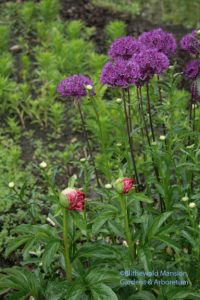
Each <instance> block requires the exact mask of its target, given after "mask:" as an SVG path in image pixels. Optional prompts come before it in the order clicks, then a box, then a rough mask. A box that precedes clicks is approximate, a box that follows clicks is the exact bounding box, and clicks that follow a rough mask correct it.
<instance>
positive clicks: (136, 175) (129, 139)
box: [122, 89, 139, 186]
mask: <svg viewBox="0 0 200 300" xmlns="http://www.w3.org/2000/svg"><path fill="white" fill-rule="evenodd" d="M122 96H123V102H124V114H125V119H126V130H127V135H128V141H129V146H130V153H131V159H132V164H133V169H134V173H135V179H136V184H137V186H138V185H139V178H138V173H137V168H136V162H135V157H134V150H133V142H132V137H131V133H130V127H129V118H128V112H127V107H126V96H125V92H124V90H123V89H122Z"/></svg>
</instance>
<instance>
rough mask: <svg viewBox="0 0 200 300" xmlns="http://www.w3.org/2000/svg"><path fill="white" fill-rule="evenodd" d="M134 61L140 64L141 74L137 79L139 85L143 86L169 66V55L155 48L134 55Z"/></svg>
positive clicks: (139, 73)
mask: <svg viewBox="0 0 200 300" xmlns="http://www.w3.org/2000/svg"><path fill="white" fill-rule="evenodd" d="M133 61H134V62H135V63H137V65H139V72H138V75H139V76H138V77H137V80H136V85H137V86H142V85H143V84H144V83H145V82H148V81H149V80H150V79H151V78H152V77H153V75H155V74H157V75H160V74H161V73H163V72H164V71H165V70H166V69H167V68H168V67H169V59H168V58H167V56H166V55H165V54H164V53H162V52H158V51H157V50H155V49H148V50H142V51H141V52H140V53H138V54H135V55H134V57H133Z"/></svg>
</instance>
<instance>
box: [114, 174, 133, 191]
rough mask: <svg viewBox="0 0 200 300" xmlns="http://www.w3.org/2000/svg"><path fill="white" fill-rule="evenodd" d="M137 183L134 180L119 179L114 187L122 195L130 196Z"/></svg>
mask: <svg viewBox="0 0 200 300" xmlns="http://www.w3.org/2000/svg"><path fill="white" fill-rule="evenodd" d="M134 183H135V179H134V178H127V177H125V178H119V179H117V180H116V181H115V183H114V187H115V189H116V191H117V192H118V193H120V194H128V193H129V191H130V190H132V189H133V187H134Z"/></svg>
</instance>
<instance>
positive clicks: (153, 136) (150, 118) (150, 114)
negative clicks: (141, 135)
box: [146, 83, 155, 141]
mask: <svg viewBox="0 0 200 300" xmlns="http://www.w3.org/2000/svg"><path fill="white" fill-rule="evenodd" d="M146 92H147V110H148V115H149V122H150V128H151V134H152V139H153V141H155V134H154V129H153V119H152V112H151V102H150V96H149V84H148V83H147V84H146Z"/></svg>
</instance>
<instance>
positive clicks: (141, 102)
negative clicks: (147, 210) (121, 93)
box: [137, 88, 164, 211]
mask: <svg viewBox="0 0 200 300" xmlns="http://www.w3.org/2000/svg"><path fill="white" fill-rule="evenodd" d="M137 97H138V102H139V103H140V108H141V115H142V120H143V123H144V129H145V133H146V137H147V141H148V144H149V148H150V152H151V158H152V163H153V168H154V171H155V175H156V179H157V181H158V183H160V176H159V171H158V168H157V166H156V163H155V160H154V157H153V150H152V146H151V141H150V137H149V132H148V127H147V122H146V119H145V114H144V107H143V101H142V91H141V88H139V90H137ZM160 208H161V211H164V202H163V199H162V197H161V196H160Z"/></svg>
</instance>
